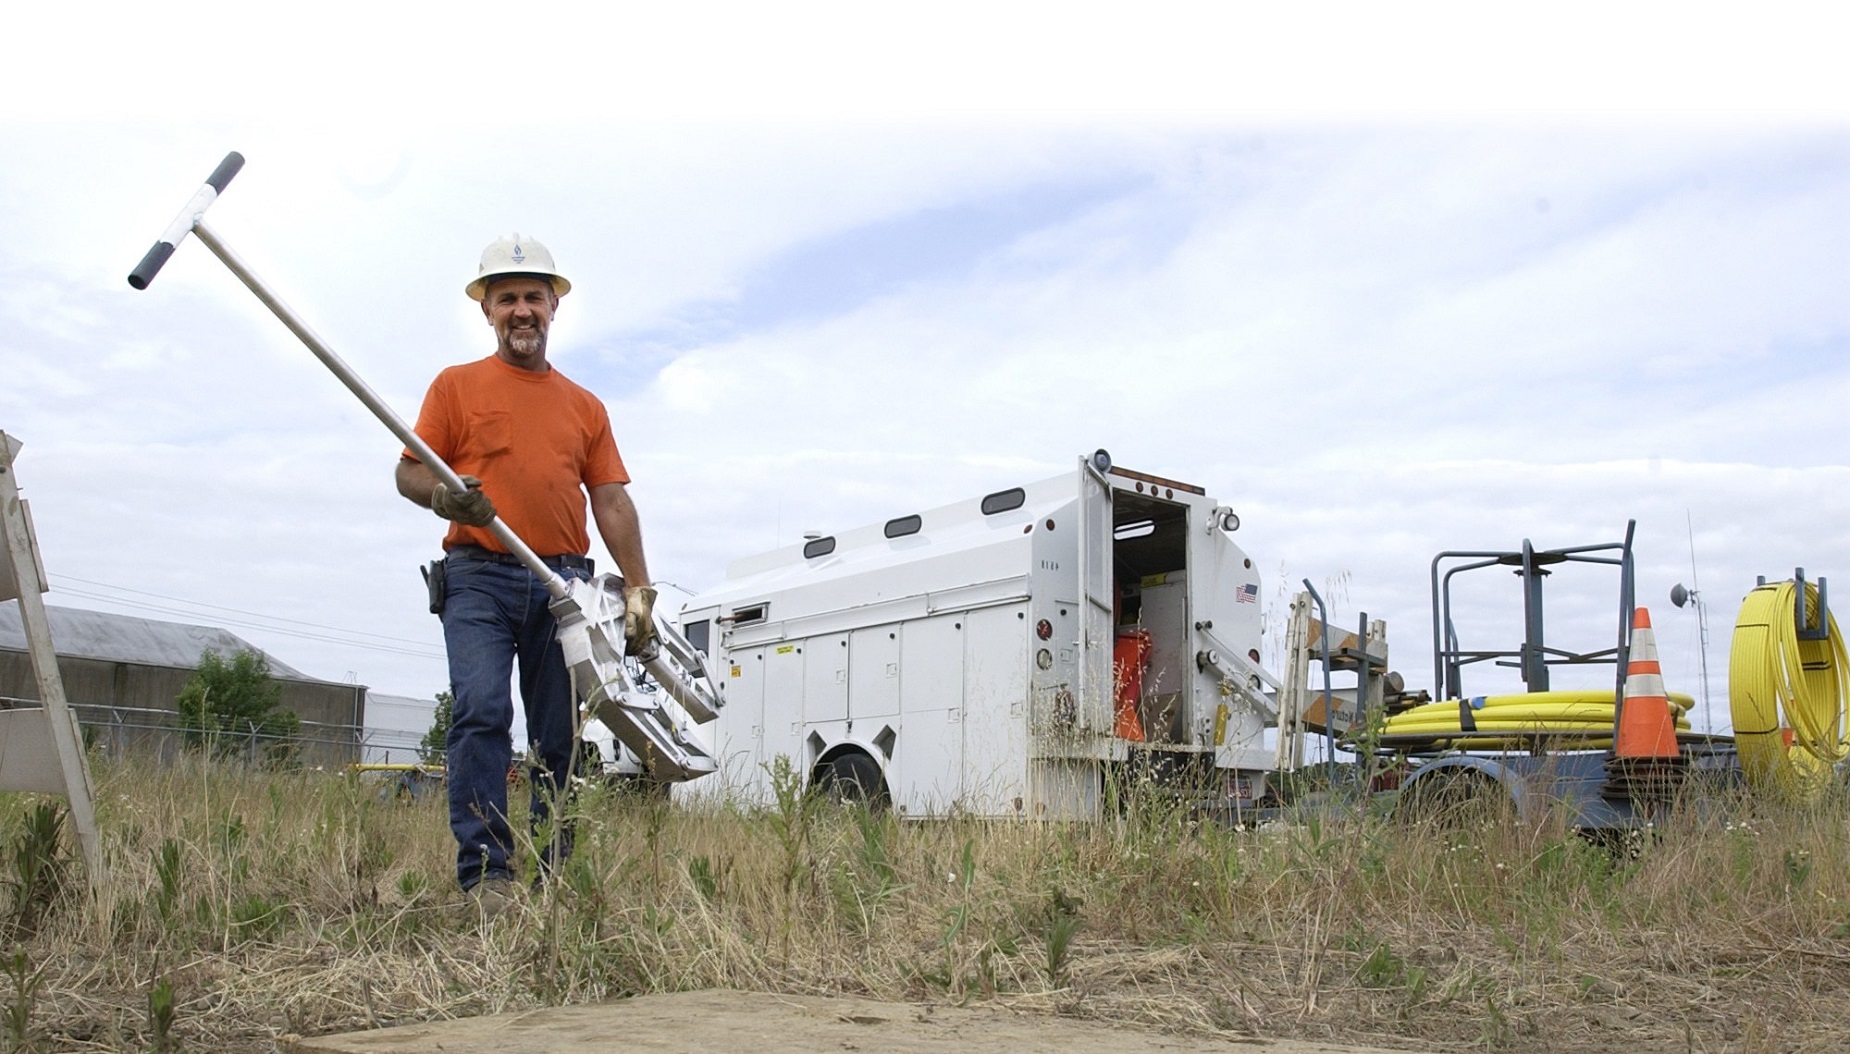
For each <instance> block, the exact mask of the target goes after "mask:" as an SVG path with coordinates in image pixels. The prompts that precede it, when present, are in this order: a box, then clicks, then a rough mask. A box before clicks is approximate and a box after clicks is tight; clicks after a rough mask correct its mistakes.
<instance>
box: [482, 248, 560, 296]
mask: <svg viewBox="0 0 1850 1054" xmlns="http://www.w3.org/2000/svg"><path fill="white" fill-rule="evenodd" d="M513 275H525V276H527V277H530V278H543V279H545V280H547V281H548V282H551V283H552V291H553V294H554V295H555V296H564V295H565V294H567V293H569V292H571V291H572V283H570V282H568V281H566V279H565V276H564V275H562V274H560V273H559V269H558V267H557V266H556V265H555V264H554V263H553V262H552V253H550V252H547V251H546V247H545V246H544V245H541V244H540V243H539V242H537V241H535V240H534V239H532V238H525V237H522V236H521V235H519V234H510V235H508V236H507V237H505V238H498V239H496V240H495V241H494V243H493V244H491V245H489V247H488V248H486V249H483V250H482V263H481V266H480V267H478V268H477V269H476V277H475V280H474V281H473V282H470V283H469V284H468V285H466V286H464V287H463V292H465V293H467V294H469V299H471V300H480V299H482V297H483V296H485V295H486V294H487V292H488V285H489V283H490V282H493V281H494V280H495V279H497V278H508V277H511V276H513Z"/></svg>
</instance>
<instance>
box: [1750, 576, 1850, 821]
mask: <svg viewBox="0 0 1850 1054" xmlns="http://www.w3.org/2000/svg"><path fill="white" fill-rule="evenodd" d="M1797 589H1798V584H1797V583H1795V582H1777V583H1773V584H1769V585H1764V586H1760V587H1759V588H1757V589H1755V590H1754V591H1753V592H1751V593H1749V594H1747V599H1745V600H1743V601H1742V602H1741V614H1740V616H1739V617H1738V618H1736V619H1735V623H1734V645H1733V648H1732V650H1730V652H1729V658H1728V706H1729V712H1730V713H1731V714H1732V716H1733V718H1734V739H1735V744H1736V747H1737V749H1738V750H1739V751H1740V757H1741V770H1742V772H1743V774H1744V775H1746V777H1747V781H1748V784H1749V786H1752V787H1753V788H1755V789H1756V790H1760V791H1768V792H1772V793H1775V794H1779V795H1783V796H1786V797H1791V798H1797V799H1809V798H1812V797H1815V796H1816V795H1817V794H1818V793H1819V792H1821V791H1822V790H1823V789H1824V788H1825V787H1826V786H1828V785H1829V784H1830V780H1831V767H1832V766H1833V765H1835V764H1837V763H1838V762H1840V761H1842V760H1844V758H1845V757H1847V756H1850V740H1847V739H1846V738H1845V723H1844V702H1845V700H1846V698H1850V691H1846V688H1847V687H1850V659H1847V658H1846V655H1845V652H1844V638H1843V636H1842V635H1841V634H1839V633H1838V632H1837V619H1836V618H1834V617H1828V616H1827V626H1828V630H1829V631H1828V633H1827V634H1826V636H1825V637H1824V638H1823V639H1819V640H1801V639H1799V630H1800V629H1801V628H1808V629H1813V630H1815V629H1816V628H1817V627H1816V623H1817V615H1816V612H1817V610H1818V587H1817V586H1815V585H1813V584H1812V583H1810V582H1807V583H1805V603H1806V610H1807V611H1808V612H1812V613H1813V614H1812V615H1811V619H1812V622H1813V625H1812V626H1809V627H1800V626H1799V624H1798V616H1797V612H1796V610H1795V608H1796V605H1795V600H1796V599H1797V596H1798V593H1797Z"/></svg>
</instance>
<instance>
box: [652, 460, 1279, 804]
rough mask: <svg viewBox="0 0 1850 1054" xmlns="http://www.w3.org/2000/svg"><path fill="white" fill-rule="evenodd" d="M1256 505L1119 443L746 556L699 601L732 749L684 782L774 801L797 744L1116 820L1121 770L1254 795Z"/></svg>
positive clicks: (873, 778) (872, 787)
mask: <svg viewBox="0 0 1850 1054" xmlns="http://www.w3.org/2000/svg"><path fill="white" fill-rule="evenodd" d="M1238 526H1239V518H1238V516H1236V515H1235V514H1234V512H1233V510H1232V509H1230V508H1228V507H1226V506H1225V505H1222V504H1221V503H1219V502H1217V501H1215V500H1214V499H1213V498H1211V497H1209V496H1208V495H1207V494H1206V493H1205V492H1204V491H1203V490H1202V489H1201V488H1200V487H1196V486H1192V485H1189V484H1185V483H1178V482H1175V481H1173V480H1167V479H1160V478H1157V477H1155V476H1150V475H1146V474H1143V473H1139V472H1132V471H1129V470H1126V469H1121V468H1116V467H1114V466H1113V465H1112V464H1111V459H1110V457H1109V456H1108V455H1107V454H1106V453H1105V452H1104V451H1102V450H1101V451H1099V452H1098V453H1096V454H1094V455H1093V456H1092V457H1090V458H1084V459H1080V461H1079V464H1078V465H1077V467H1076V468H1075V469H1074V471H1071V472H1068V473H1066V474H1064V475H1060V476H1056V477H1054V478H1052V479H1048V480H1043V481H1041V482H1039V483H1034V484H1030V485H1028V486H1024V487H1014V488H1010V489H1007V490H1000V491H997V492H995V493H992V494H987V495H984V496H982V497H981V498H977V499H973V500H969V501H963V502H958V503H956V504H952V505H946V506H944V507H942V508H937V509H931V510H928V511H925V512H919V513H912V514H908V515H902V516H897V517H895V518H893V519H890V520H887V521H885V522H884V523H879V524H874V525H872V526H869V527H863V528H860V529H858V530H854V531H849V532H845V533H842V534H839V535H821V536H812V537H810V538H808V539H807V540H805V541H804V542H803V543H802V544H800V545H793V546H789V547H786V548H783V549H778V550H776V551H773V552H769V553H765V554H763V555H760V556H755V557H750V558H747V559H744V560H741V561H739V562H737V563H735V564H733V565H732V566H731V568H730V569H729V571H728V576H727V580H726V582H725V583H724V584H723V585H721V586H719V587H718V588H716V589H713V590H711V591H709V592H706V593H703V594H701V595H699V596H697V597H695V598H694V599H693V600H691V601H689V602H688V603H687V605H686V606H685V607H684V608H683V609H682V613H681V617H680V626H681V630H682V633H683V634H684V635H685V636H686V638H687V639H688V641H689V642H690V643H691V644H692V645H693V646H694V647H695V648H697V649H698V650H700V651H701V652H702V653H704V654H705V655H706V656H707V658H708V669H709V670H710V671H711V674H712V677H713V678H714V680H715V681H716V682H718V684H719V686H720V702H721V704H722V705H721V706H720V707H719V716H718V718H717V719H716V720H714V721H713V722H711V723H710V724H707V725H704V726H701V727H700V728H699V729H697V730H696V731H697V734H698V735H700V736H702V737H703V738H704V737H709V736H710V737H711V743H710V744H709V746H710V750H709V753H710V754H711V756H712V757H713V758H714V760H715V762H716V763H717V766H718V768H717V771H715V772H713V773H712V774H710V775H706V776H703V777H701V778H700V779H697V780H690V781H687V782H684V783H680V784H678V785H677V787H676V789H675V793H676V794H677V795H682V796H693V797H702V796H719V797H731V798H735V799H739V800H744V801H754V802H764V801H769V800H770V799H771V794H772V786H771V772H772V769H773V766H774V764H775V759H777V758H778V757H779V756H780V755H781V756H784V757H787V758H788V759H789V761H790V764H791V767H792V769H793V771H794V772H795V773H796V774H797V775H799V776H800V777H801V778H802V779H804V780H805V781H806V783H808V784H811V785H816V786H822V787H830V788H833V789H834V790H835V791H837V792H839V793H843V794H849V793H857V792H858V793H861V794H865V795H866V796H867V797H869V798H871V799H874V800H877V801H884V802H887V803H890V805H891V806H892V807H893V808H894V809H895V810H896V811H898V812H900V813H902V814H904V815H907V816H934V815H943V814H946V813H950V812H953V811H955V812H959V813H962V814H966V815H976V816H989V817H1015V816H1020V817H1027V818H1035V819H1087V818H1095V817H1097V816H1099V815H1100V814H1101V810H1102V807H1103V806H1104V803H1105V801H1106V792H1105V787H1106V784H1107V780H1108V778H1109V776H1110V775H1111V774H1112V773H1113V772H1114V771H1115V772H1119V773H1122V774H1124V775H1126V776H1129V777H1131V778H1146V777H1147V778H1156V779H1174V780H1181V779H1189V780H1193V781H1195V782H1194V783H1193V784H1191V786H1194V787H1196V788H1198V789H1200V790H1202V791H1203V792H1206V793H1211V794H1217V795H1225V796H1228V797H1231V798H1233V799H1235V800H1246V801H1251V800H1253V799H1254V798H1257V797H1258V796H1259V795H1260V793H1261V792H1262V791H1263V789H1264V785H1265V780H1264V775H1265V773H1266V772H1269V771H1272V770H1273V769H1275V767H1276V765H1277V758H1276V756H1275V752H1274V750H1273V749H1271V748H1267V747H1263V746H1262V745H1261V737H1262V735H1263V733H1264V731H1265V729H1266V728H1267V727H1269V726H1270V724H1271V723H1272V722H1273V721H1275V720H1276V719H1277V713H1276V710H1275V708H1274V707H1275V703H1274V701H1273V699H1272V698H1268V693H1267V690H1266V689H1267V687H1268V686H1270V687H1271V688H1273V689H1276V688H1277V687H1278V682H1277V680H1276V679H1275V678H1273V677H1272V676H1271V675H1270V674H1268V673H1266V672H1265V671H1264V670H1263V669H1261V667H1260V654H1259V641H1260V630H1261V621H1262V620H1261V612H1260V609H1261V607H1262V604H1261V595H1260V583H1259V573H1258V571H1257V570H1256V569H1255V568H1254V567H1253V562H1252V560H1251V559H1249V558H1248V557H1247V556H1246V554H1245V553H1244V552H1242V551H1241V550H1240V547H1239V546H1237V545H1235V544H1234V542H1233V540H1232V538H1230V537H1229V535H1230V534H1231V533H1232V532H1233V531H1234V530H1236V529H1237V528H1238Z"/></svg>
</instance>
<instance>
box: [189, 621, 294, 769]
mask: <svg viewBox="0 0 1850 1054" xmlns="http://www.w3.org/2000/svg"><path fill="white" fill-rule="evenodd" d="M175 703H176V705H177V706H178V708H179V711H180V728H181V731H182V734H183V735H184V737H185V740H186V745H187V746H189V747H201V748H207V749H210V750H211V751H212V753H213V754H214V755H215V756H218V757H234V756H236V755H238V754H239V753H240V752H242V751H245V750H247V749H248V748H249V747H250V746H251V744H252V743H253V742H254V743H255V744H256V745H257V746H258V747H259V748H260V749H261V751H262V755H261V756H262V757H263V758H265V759H267V760H270V761H287V760H288V759H289V758H290V757H291V756H293V755H294V753H295V748H296V744H295V736H296V734H297V733H298V732H300V731H301V729H302V719H301V718H299V717H297V716H296V715H295V714H294V713H292V712H291V711H289V710H285V709H284V708H283V686H282V685H280V684H277V683H276V682H275V681H274V680H272V679H271V677H270V660H269V659H266V658H264V656H263V653H262V652H258V651H253V650H251V649H249V648H245V649H242V650H240V651H238V652H237V653H236V654H234V655H232V657H231V658H230V660H229V661H227V660H226V659H225V657H224V656H222V655H220V654H218V653H217V652H215V651H212V650H210V649H208V650H206V651H203V652H200V653H199V668H198V669H197V670H195V671H194V673H193V676H192V678H191V679H189V680H188V681H187V682H186V686H185V687H184V688H181V689H180V696H179V698H178V699H176V700H175Z"/></svg>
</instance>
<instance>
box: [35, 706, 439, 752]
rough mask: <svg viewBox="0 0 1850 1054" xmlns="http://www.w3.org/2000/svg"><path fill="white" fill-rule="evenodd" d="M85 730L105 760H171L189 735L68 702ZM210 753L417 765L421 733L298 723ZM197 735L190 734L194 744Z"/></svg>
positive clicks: (157, 715)
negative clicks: (290, 729) (286, 730)
mask: <svg viewBox="0 0 1850 1054" xmlns="http://www.w3.org/2000/svg"><path fill="white" fill-rule="evenodd" d="M70 707H71V710H72V712H73V713H75V714H76V715H77V721H78V724H79V725H80V726H82V729H83V737H84V745H85V746H86V747H88V748H89V749H91V750H95V751H99V752H101V753H102V754H104V755H105V756H107V757H112V758H119V757H125V756H128V755H130V754H135V755H138V756H144V757H145V756H150V755H152V756H153V757H156V758H159V759H162V760H171V759H172V758H174V757H177V756H178V755H179V753H180V752H181V751H183V750H185V749H187V747H188V730H187V729H186V728H184V727H183V726H182V724H181V720H180V714H179V713H178V712H177V711H174V710H162V709H152V708H144V707H132V706H113V705H106V704H95V703H81V702H72V703H71V704H70ZM38 708H39V701H38V700H36V699H19V698H13V697H8V696H0V709H38ZM208 736H209V737H210V739H211V743H210V746H211V748H212V750H213V751H214V752H215V753H216V754H217V755H218V756H219V757H222V758H237V759H241V760H244V761H246V762H249V763H251V764H265V763H270V762H274V761H276V760H278V759H286V760H288V761H289V762H290V763H292V764H297V765H303V766H306V767H310V768H329V769H334V768H342V767H344V766H346V765H350V764H353V763H355V762H371V763H377V762H386V763H391V762H415V761H418V760H419V758H418V746H419V744H420V742H421V740H422V738H423V737H422V735H421V734H420V733H413V732H405V731H399V730H394V729H369V728H366V727H364V726H360V725H352V724H328V723H325V722H320V721H302V722H301V725H300V727H299V728H298V729H297V731H296V732H295V733H294V734H292V735H286V736H281V735H272V734H268V733H265V732H262V731H261V730H259V729H257V728H254V727H253V728H250V729H248V730H246V731H242V732H239V731H235V730H225V731H218V732H212V733H208ZM197 737H198V733H197V732H194V733H193V738H195V739H196V738H197Z"/></svg>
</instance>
